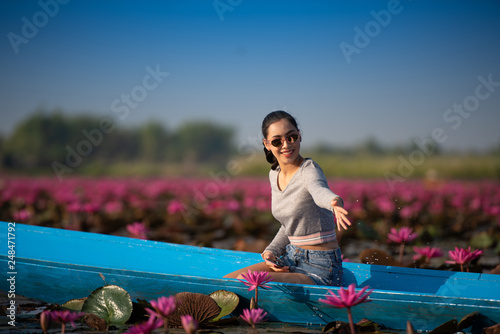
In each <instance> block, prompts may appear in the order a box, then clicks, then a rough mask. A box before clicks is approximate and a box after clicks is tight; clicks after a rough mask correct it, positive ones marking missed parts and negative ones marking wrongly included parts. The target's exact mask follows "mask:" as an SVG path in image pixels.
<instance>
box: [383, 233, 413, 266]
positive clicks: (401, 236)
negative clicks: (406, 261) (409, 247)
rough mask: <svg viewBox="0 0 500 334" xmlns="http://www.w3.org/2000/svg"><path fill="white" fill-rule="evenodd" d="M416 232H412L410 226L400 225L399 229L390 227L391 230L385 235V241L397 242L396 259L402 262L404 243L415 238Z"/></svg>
mask: <svg viewBox="0 0 500 334" xmlns="http://www.w3.org/2000/svg"><path fill="white" fill-rule="evenodd" d="M417 236H418V235H417V234H416V233H413V229H412V228H411V227H406V226H405V227H401V228H400V229H399V230H397V229H395V228H394V227H393V228H391V232H390V233H389V234H388V235H387V242H395V243H399V244H400V246H399V259H398V261H399V262H400V263H401V262H403V254H404V251H405V243H406V242H410V241H413V240H415V239H416V238H417Z"/></svg>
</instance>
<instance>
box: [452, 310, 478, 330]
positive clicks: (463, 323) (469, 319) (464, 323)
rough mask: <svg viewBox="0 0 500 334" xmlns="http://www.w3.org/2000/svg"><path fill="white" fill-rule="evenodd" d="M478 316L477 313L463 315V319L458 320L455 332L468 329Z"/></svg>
mask: <svg viewBox="0 0 500 334" xmlns="http://www.w3.org/2000/svg"><path fill="white" fill-rule="evenodd" d="M478 314H479V312H478V311H476V312H472V313H469V314H467V315H464V317H463V318H462V319H461V320H460V322H459V323H458V326H457V332H461V331H462V330H463V329H465V328H469V327H470V326H472V323H473V322H474V319H475V318H476V316H477V315H478Z"/></svg>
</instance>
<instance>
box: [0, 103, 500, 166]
mask: <svg viewBox="0 0 500 334" xmlns="http://www.w3.org/2000/svg"><path fill="white" fill-rule="evenodd" d="M234 133H235V130H234V129H233V128H232V127H228V126H221V125H219V124H215V123H211V122H209V121H191V122H186V123H184V124H182V125H181V126H179V127H178V128H176V129H168V128H167V127H166V126H165V125H162V124H160V123H159V122H148V123H145V124H140V125H136V126H134V127H129V128H125V127H118V126H117V125H116V124H115V122H114V121H113V119H111V118H109V117H97V116H95V115H89V114H80V115H68V114H66V113H64V112H62V111H52V112H47V111H37V112H35V113H33V114H32V115H30V116H28V117H27V118H26V119H25V120H23V121H22V122H20V123H19V124H18V125H17V126H16V128H15V129H14V131H13V132H12V133H11V134H10V135H9V136H5V137H1V136H0V167H1V168H2V169H4V170H7V171H20V172H25V171H28V172H29V171H32V170H34V171H55V172H56V174H63V173H64V172H65V171H70V169H73V168H75V167H77V166H80V165H84V164H96V163H97V164H100V165H102V166H108V165H113V164H116V163H122V162H123V163H127V162H140V163H154V164H163V163H166V164H176V165H181V168H184V167H182V166H191V167H192V166H202V165H208V164H209V165H211V166H218V167H224V166H225V164H226V163H227V161H229V159H230V158H231V157H234V156H235V155H238V150H237V147H236V146H237V145H236V144H237V143H236V141H235V140H234ZM235 143H236V144H235ZM418 150H424V151H426V152H427V151H429V152H428V153H429V154H432V155H433V156H435V155H441V154H443V150H442V149H441V148H440V147H439V146H438V145H435V146H432V147H430V146H429V145H428V143H427V144H425V143H419V142H418V140H410V141H409V142H407V143H399V146H398V145H394V146H387V145H382V144H380V143H379V142H377V140H376V139H375V138H368V139H367V140H366V141H364V142H362V143H357V144H354V145H352V146H350V147H336V146H332V145H330V144H328V143H318V144H316V145H315V146H313V147H311V148H309V149H307V150H306V151H307V152H304V154H306V155H310V156H343V157H348V156H366V155H370V156H397V155H405V154H406V155H407V154H409V153H411V152H414V151H418ZM455 153H457V152H455ZM462 153H463V152H462ZM485 154H489V155H494V156H498V155H499V154H500V143H499V145H497V146H496V147H493V148H491V149H490V150H488V151H487V152H485ZM263 161H264V160H263Z"/></svg>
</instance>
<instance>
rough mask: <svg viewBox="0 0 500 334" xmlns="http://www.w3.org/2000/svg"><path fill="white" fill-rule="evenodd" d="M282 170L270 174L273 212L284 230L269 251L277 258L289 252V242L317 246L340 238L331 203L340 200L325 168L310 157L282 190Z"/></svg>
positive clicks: (279, 232)
mask: <svg viewBox="0 0 500 334" xmlns="http://www.w3.org/2000/svg"><path fill="white" fill-rule="evenodd" d="M279 171H280V168H279V166H278V168H277V169H276V170H271V171H270V172H269V180H270V182H271V211H272V214H273V216H274V218H276V219H277V220H278V221H279V222H280V223H281V228H280V229H279V231H278V233H277V234H276V236H275V237H274V239H273V241H272V242H271V243H270V244H269V246H267V248H266V249H265V250H264V252H265V251H271V252H272V253H273V254H274V255H275V256H279V255H281V254H283V253H284V252H285V248H286V245H288V244H289V243H291V244H293V245H296V246H301V245H302V246H305V245H317V244H321V243H324V242H328V241H333V240H336V239H337V236H336V234H335V221H334V218H333V213H332V211H331V209H332V207H331V202H332V200H333V199H334V198H336V197H339V196H337V195H336V194H335V193H333V192H332V191H331V190H330V188H329V187H328V182H327V180H326V177H325V174H324V173H323V170H322V169H321V167H320V166H319V165H318V164H317V163H316V162H314V161H313V160H311V159H310V158H307V159H305V160H304V161H303V163H302V165H301V166H300V168H299V170H298V171H297V172H296V173H295V174H294V175H293V177H292V179H291V180H290V182H289V183H288V185H287V187H286V188H285V189H283V190H280V188H279V186H278V175H279ZM339 205H342V206H343V201H342V199H340V200H339Z"/></svg>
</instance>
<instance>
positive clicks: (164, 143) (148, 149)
mask: <svg viewBox="0 0 500 334" xmlns="http://www.w3.org/2000/svg"><path fill="white" fill-rule="evenodd" d="M139 142H140V143H139V146H140V148H139V150H140V158H142V159H143V160H146V161H152V162H158V161H164V160H165V158H166V156H167V151H168V149H169V146H170V145H171V144H172V143H170V142H169V136H168V133H167V131H166V130H165V128H164V127H163V126H162V125H160V124H159V123H158V122H150V123H146V124H144V125H142V126H141V127H140V128H139Z"/></svg>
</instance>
